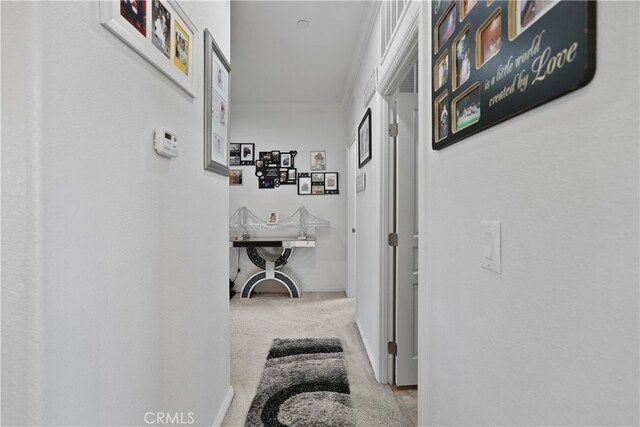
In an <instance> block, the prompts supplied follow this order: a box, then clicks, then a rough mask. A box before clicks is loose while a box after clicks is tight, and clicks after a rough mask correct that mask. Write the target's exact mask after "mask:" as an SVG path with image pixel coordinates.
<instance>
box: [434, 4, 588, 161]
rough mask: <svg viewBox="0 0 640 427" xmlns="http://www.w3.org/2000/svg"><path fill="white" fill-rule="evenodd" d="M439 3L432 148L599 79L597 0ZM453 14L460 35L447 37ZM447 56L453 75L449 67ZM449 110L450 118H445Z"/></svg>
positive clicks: (472, 133)
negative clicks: (597, 71) (597, 75)
mask: <svg viewBox="0 0 640 427" xmlns="http://www.w3.org/2000/svg"><path fill="white" fill-rule="evenodd" d="M433 5H434V7H432V9H431V22H432V28H431V30H432V34H433V40H434V42H433V51H432V52H431V53H432V56H431V60H432V63H433V64H434V66H433V74H434V78H433V79H432V81H431V86H432V87H431V90H432V92H431V103H432V105H431V106H432V111H433V121H432V128H431V135H432V143H431V147H432V149H433V150H441V149H443V148H446V147H448V146H450V145H452V144H455V143H457V142H459V141H461V140H463V139H466V138H469V137H470V136H472V135H475V134H477V133H479V132H482V131H484V130H486V129H488V128H490V127H492V126H495V125H497V124H499V123H502V122H504V121H506V120H510V119H511V118H513V117H515V116H517V115H519V114H523V113H525V112H527V111H529V110H532V109H534V108H537V107H539V106H541V105H543V104H545V103H547V102H550V101H552V100H554V99H556V98H559V97H561V96H564V95H566V94H568V93H570V92H572V91H575V90H579V89H580V88H582V87H584V86H586V85H588V84H589V83H590V82H591V81H592V80H593V77H594V75H595V72H596V59H597V55H596V47H597V46H596V32H597V26H596V24H597V5H596V2H594V1H590V0H574V1H559V0H547V1H545V2H533V1H529V0H479V1H476V0H460V1H453V0H451V1H435V2H434V3H433ZM449 16H454V17H456V16H457V17H458V18H457V19H454V22H455V28H454V30H453V32H450V31H448V30H446V31H445V29H446V28H445V23H446V22H447V21H448V20H449V19H450V18H449ZM450 33H451V34H450ZM447 55H448V58H449V59H448V61H449V64H448V65H449V70H448V73H447V72H446V70H445V69H446V67H445V66H444V58H445V57H447ZM440 71H442V72H441V73H440ZM445 74H446V77H445ZM443 112H446V114H445V115H444V117H445V118H448V120H444V121H441V120H440V118H441V117H443V116H442V113H443Z"/></svg>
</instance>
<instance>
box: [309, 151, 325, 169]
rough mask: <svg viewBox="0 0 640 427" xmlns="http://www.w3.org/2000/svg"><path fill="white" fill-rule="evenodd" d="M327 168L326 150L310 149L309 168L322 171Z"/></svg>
mask: <svg viewBox="0 0 640 427" xmlns="http://www.w3.org/2000/svg"><path fill="white" fill-rule="evenodd" d="M326 169H327V152H326V151H312V152H311V170H312V171H323V170H326Z"/></svg>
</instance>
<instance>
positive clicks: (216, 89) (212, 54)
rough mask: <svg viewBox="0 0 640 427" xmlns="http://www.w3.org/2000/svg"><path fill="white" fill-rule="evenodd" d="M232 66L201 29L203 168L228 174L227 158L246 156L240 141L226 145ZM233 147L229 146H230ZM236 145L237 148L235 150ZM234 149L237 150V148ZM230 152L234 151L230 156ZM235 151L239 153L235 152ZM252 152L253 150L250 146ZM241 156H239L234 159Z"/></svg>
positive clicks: (227, 140)
mask: <svg viewBox="0 0 640 427" xmlns="http://www.w3.org/2000/svg"><path fill="white" fill-rule="evenodd" d="M230 72H231V67H230V66H229V62H228V61H227V59H226V58H225V56H224V54H223V53H222V50H220V48H219V47H218V45H217V44H216V42H215V40H214V39H213V36H211V33H210V32H209V30H208V29H205V30H204V169H205V170H208V171H212V172H215V173H218V174H220V175H225V176H226V175H228V174H229V161H230V159H231V157H233V158H234V164H236V165H237V164H238V163H237V162H238V161H239V162H240V164H242V160H240V159H242V157H243V156H246V157H248V153H247V152H246V151H243V147H242V145H240V147H238V146H237V144H234V145H233V146H231V147H230V146H229V84H228V82H229V74H230ZM230 148H231V149H233V150H231V149H230ZM238 148H240V149H239V150H238ZM236 150H237V151H236ZM231 153H234V154H233V156H232V154H231ZM235 153H238V154H237V155H236V154H235ZM251 154H253V150H251ZM238 157H240V159H238V160H235V159H237V158H238Z"/></svg>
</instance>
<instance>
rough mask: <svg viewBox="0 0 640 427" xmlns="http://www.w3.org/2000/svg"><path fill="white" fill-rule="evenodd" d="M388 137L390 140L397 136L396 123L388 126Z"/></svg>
mask: <svg viewBox="0 0 640 427" xmlns="http://www.w3.org/2000/svg"><path fill="white" fill-rule="evenodd" d="M389 136H390V137H391V138H396V137H397V136H398V124H397V123H391V124H390V125H389Z"/></svg>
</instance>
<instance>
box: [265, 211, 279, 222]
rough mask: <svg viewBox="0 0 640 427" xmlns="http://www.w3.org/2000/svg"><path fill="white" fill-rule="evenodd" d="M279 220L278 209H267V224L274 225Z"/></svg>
mask: <svg viewBox="0 0 640 427" xmlns="http://www.w3.org/2000/svg"><path fill="white" fill-rule="evenodd" d="M279 222H280V212H279V211H269V215H267V224H269V225H276V224H278V223H279Z"/></svg>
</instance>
